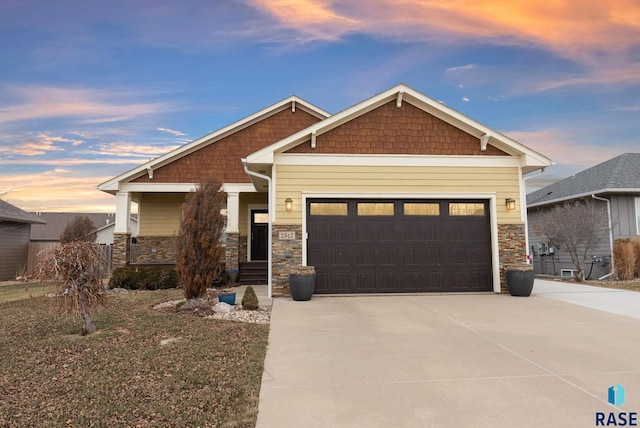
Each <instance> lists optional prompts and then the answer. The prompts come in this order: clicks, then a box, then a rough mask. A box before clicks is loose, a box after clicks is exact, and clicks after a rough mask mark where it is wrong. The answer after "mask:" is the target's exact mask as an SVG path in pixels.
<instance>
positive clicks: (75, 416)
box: [0, 290, 269, 427]
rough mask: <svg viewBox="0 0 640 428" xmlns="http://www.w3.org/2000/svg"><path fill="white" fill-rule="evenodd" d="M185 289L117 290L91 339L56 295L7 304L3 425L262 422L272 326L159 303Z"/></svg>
mask: <svg viewBox="0 0 640 428" xmlns="http://www.w3.org/2000/svg"><path fill="white" fill-rule="evenodd" d="M180 297H181V292H180V291H178V290H158V291H143V292H134V293H128V294H117V295H110V296H109V300H108V301H109V307H108V308H106V309H100V310H98V311H96V313H95V315H94V321H95V322H96V325H97V327H98V332H97V333H95V334H93V335H91V336H86V337H82V336H80V335H79V333H80V331H81V322H80V320H79V318H76V317H65V318H59V317H56V316H55V314H54V311H53V308H51V303H50V302H49V299H48V298H46V297H38V298H27V299H23V300H12V301H8V302H4V303H0V314H2V329H1V330H0V426H10V427H23V426H38V427H43V426H51V427H57V426H73V427H90V426H96V427H102V426H104V427H125V426H126V427H129V426H137V427H157V426H165V427H174V426H175V427H184V426H189V427H191V426H194V427H195V426H200V427H251V426H254V425H255V421H256V416H257V412H258V396H259V392H260V381H261V377H262V369H263V364H264V357H265V353H266V345H267V336H268V328H269V327H268V325H263V324H245V323H237V322H232V321H222V320H213V319H206V318H201V317H196V316H193V315H183V314H175V313H164V312H157V311H155V310H153V309H152V306H153V305H155V304H157V303H160V302H163V301H166V300H172V299H178V298H180ZM167 339H169V341H168V343H167V344H164V345H163V344H161V343H162V341H163V340H167Z"/></svg>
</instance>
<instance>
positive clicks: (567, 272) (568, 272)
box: [560, 269, 576, 278]
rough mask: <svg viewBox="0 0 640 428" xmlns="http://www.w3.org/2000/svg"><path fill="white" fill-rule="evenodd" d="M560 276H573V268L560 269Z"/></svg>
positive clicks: (574, 272)
mask: <svg viewBox="0 0 640 428" xmlns="http://www.w3.org/2000/svg"><path fill="white" fill-rule="evenodd" d="M560 276H561V277H563V278H575V276H576V271H575V269H560Z"/></svg>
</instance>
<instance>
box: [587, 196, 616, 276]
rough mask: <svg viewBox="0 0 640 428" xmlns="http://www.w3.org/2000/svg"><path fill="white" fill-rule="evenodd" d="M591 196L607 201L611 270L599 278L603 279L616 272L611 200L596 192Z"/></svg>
mask: <svg viewBox="0 0 640 428" xmlns="http://www.w3.org/2000/svg"><path fill="white" fill-rule="evenodd" d="M591 197H592V198H593V199H597V200H599V201H605V202H606V203H607V223H608V226H609V251H610V254H611V272H610V273H608V274H606V275H604V276H601V277H600V278H598V279H599V280H603V279H605V278H608V277H610V276H612V275H613V274H614V273H615V264H614V260H613V225H612V224H611V201H610V200H609V199H607V198H602V197H600V196H596V195H595V194H592V195H591Z"/></svg>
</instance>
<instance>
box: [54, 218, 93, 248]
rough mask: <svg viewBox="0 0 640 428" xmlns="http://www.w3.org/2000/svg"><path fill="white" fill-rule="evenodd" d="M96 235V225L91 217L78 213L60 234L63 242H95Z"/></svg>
mask: <svg viewBox="0 0 640 428" xmlns="http://www.w3.org/2000/svg"><path fill="white" fill-rule="evenodd" d="M96 237H97V234H96V226H95V225H94V224H93V222H92V221H91V219H90V218H89V217H87V216H80V215H77V216H75V217H74V218H73V219H71V220H69V223H67V226H66V227H65V228H64V231H62V234H61V235H60V242H61V243H63V244H66V243H67V242H73V241H87V242H95V241H96Z"/></svg>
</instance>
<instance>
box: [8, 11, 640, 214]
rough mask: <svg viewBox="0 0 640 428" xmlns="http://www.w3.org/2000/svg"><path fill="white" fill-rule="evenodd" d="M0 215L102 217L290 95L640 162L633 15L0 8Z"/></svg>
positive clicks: (557, 157) (549, 174)
mask: <svg viewBox="0 0 640 428" xmlns="http://www.w3.org/2000/svg"><path fill="white" fill-rule="evenodd" d="M0 46H1V47H2V55H1V56H0V195H1V196H0V198H2V199H4V200H6V201H8V202H10V203H12V204H14V205H16V206H18V207H19V208H22V209H24V210H27V211H78V212H111V211H114V210H115V197H113V196H111V195H108V194H105V193H102V192H99V191H97V190H96V189H95V188H96V186H97V185H98V184H100V183H101V182H103V181H106V180H108V179H109V178H111V177H113V176H115V175H118V174H120V173H122V172H125V171H127V170H129V169H131V168H134V167H135V166H137V165H139V164H141V163H143V162H145V161H147V160H148V159H151V158H153V157H156V156H159V155H162V154H164V153H166V152H167V151H169V150H170V149H173V148H175V147H177V146H179V145H181V144H184V143H186V142H189V141H191V140H194V139H196V138H198V137H201V136H203V135H205V134H207V133H209V132H211V131H214V130H216V129H218V128H221V127H223V126H225V125H228V124H230V123H232V122H234V121H236V120H238V119H241V118H243V117H245V116H247V115H249V114H252V113H254V112H256V111H258V110H260V109H262V108H264V107H266V106H268V105H271V104H273V103H275V102H278V101H280V100H282V99H284V98H286V97H288V96H290V95H297V96H299V97H301V98H303V99H305V100H306V101H308V102H310V103H312V104H314V105H316V106H318V107H320V108H322V109H324V110H326V111H329V112H331V113H336V112H338V111H341V110H343V109H345V108H347V107H350V106H351V105H353V104H355V103H358V102H360V101H362V100H364V99H366V98H369V97H371V96H373V95H375V94H377V93H379V92H382V91H384V90H386V89H388V88H390V87H392V86H394V85H396V84H398V83H405V84H407V85H409V86H411V87H412V88H414V89H416V90H418V91H420V92H422V93H424V94H425V95H427V96H430V97H431V98H434V99H437V100H439V101H441V102H443V103H445V104H446V105H448V106H450V107H452V108H454V109H456V110H458V111H460V112H461V113H463V114H466V115H468V116H470V117H471V118H473V119H475V120H478V121H480V122H482V123H483V124H485V125H486V126H489V127H491V128H494V129H496V130H498V131H500V132H503V133H505V134H507V135H508V136H510V137H512V138H514V139H516V140H518V141H520V142H521V143H523V144H525V145H527V146H529V147H531V148H532V149H534V150H536V151H538V152H540V153H542V154H544V155H546V156H548V157H550V158H552V159H553V161H554V162H556V164H555V165H554V166H552V167H550V168H548V170H547V171H546V173H545V174H544V175H543V176H542V177H541V178H537V179H531V180H530V182H529V184H533V185H534V186H541V185H544V184H548V183H549V182H552V181H555V180H558V179H559V178H562V177H566V176H568V175H571V174H573V173H575V172H577V171H579V170H582V169H585V168H587V167H589V166H592V165H594V164H597V163H599V162H602V161H604V160H607V159H609V158H612V157H614V156H617V155H619V154H621V153H625V152H640V3H638V1H637V0H561V1H546V0H510V1H504V0H503V1H499V0H474V1H468V0H450V1H431V0H360V1H332V0H229V1H225V0H218V1H213V0H181V1H175V0H139V1H136V0H109V1H106V0H104V1H102V0H92V1H86V0H85V1H75V0H74V1H72V0H2V1H1V2H0Z"/></svg>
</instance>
